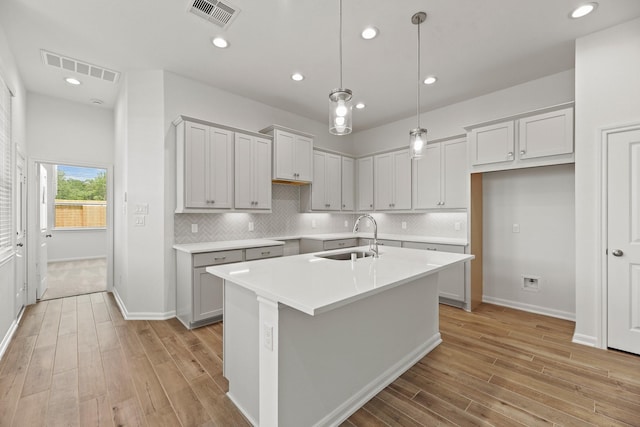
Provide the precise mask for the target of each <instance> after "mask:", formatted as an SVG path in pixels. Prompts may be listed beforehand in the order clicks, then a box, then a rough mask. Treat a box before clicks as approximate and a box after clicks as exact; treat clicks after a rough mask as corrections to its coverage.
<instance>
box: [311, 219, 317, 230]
mask: <svg viewBox="0 0 640 427" xmlns="http://www.w3.org/2000/svg"><path fill="white" fill-rule="evenodd" d="M317 226H318V224H316V220H315V219H312V220H311V228H316V227H317Z"/></svg>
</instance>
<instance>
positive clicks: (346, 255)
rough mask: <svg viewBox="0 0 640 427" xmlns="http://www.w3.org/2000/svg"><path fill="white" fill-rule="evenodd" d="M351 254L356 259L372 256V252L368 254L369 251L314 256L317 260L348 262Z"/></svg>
mask: <svg viewBox="0 0 640 427" xmlns="http://www.w3.org/2000/svg"><path fill="white" fill-rule="evenodd" d="M351 254H355V255H356V258H366V257H370V256H373V252H369V251H359V252H357V251H353V252H341V253H339V254H326V255H316V256H317V257H318V258H327V259H335V260H336V261H349V260H350V259H351Z"/></svg>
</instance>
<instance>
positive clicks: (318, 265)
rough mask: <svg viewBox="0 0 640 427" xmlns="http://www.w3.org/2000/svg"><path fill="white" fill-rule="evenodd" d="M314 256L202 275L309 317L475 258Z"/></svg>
mask: <svg viewBox="0 0 640 427" xmlns="http://www.w3.org/2000/svg"><path fill="white" fill-rule="evenodd" d="M353 250H355V249H354V248H350V249H348V250H339V251H327V252H317V253H316V254H326V253H341V252H351V251H353ZM357 250H359V251H363V250H367V247H366V246H361V247H359V248H358V249H357ZM316 254H303V255H295V256H288V257H282V258H271V259H266V260H259V261H250V262H242V263H236V264H227V265H220V266H215V267H207V272H208V273H211V274H214V275H216V276H219V277H222V278H223V279H226V280H229V281H231V282H234V283H236V284H238V285H240V286H242V287H244V288H246V289H249V290H251V291H253V292H255V293H256V294H257V295H259V296H262V297H263V298H266V299H268V300H271V301H274V302H276V303H282V304H285V305H288V306H289V307H292V308H294V309H296V310H299V311H302V312H304V313H307V314H309V315H312V316H313V315H316V314H320V313H323V312H326V311H329V310H332V309H335V308H338V307H340V306H343V305H345V304H349V303H352V302H354V301H357V300H359V299H362V298H366V297H368V296H370V295H373V294H376V293H379V292H382V291H384V290H386V289H391V288H393V287H396V286H400V285H402V284H404V283H408V282H411V281H413V280H415V279H417V278H419V277H423V276H426V275H429V274H433V273H436V272H438V271H440V270H443V269H445V268H447V267H448V266H450V265H453V264H457V263H460V262H465V261H469V260H471V259H473V258H474V256H473V255H467V254H454V253H447V252H435V251H424V250H419V249H407V248H395V247H388V246H383V247H380V257H379V258H373V257H367V258H360V259H358V260H357V261H355V262H352V261H336V260H330V259H325V258H319V257H316V256H315V255H316Z"/></svg>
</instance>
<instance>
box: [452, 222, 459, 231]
mask: <svg viewBox="0 0 640 427" xmlns="http://www.w3.org/2000/svg"><path fill="white" fill-rule="evenodd" d="M453 229H454V230H455V231H460V221H456V222H455V223H454V224H453Z"/></svg>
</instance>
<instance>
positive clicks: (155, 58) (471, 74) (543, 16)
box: [0, 0, 640, 131]
mask: <svg viewBox="0 0 640 427" xmlns="http://www.w3.org/2000/svg"><path fill="white" fill-rule="evenodd" d="M192 1H193V0H107V1H104V0H103V1H98V0H55V1H47V0H2V1H0V26H1V27H2V29H3V30H4V32H5V34H6V37H7V39H8V41H9V45H10V47H11V49H12V51H13V54H14V56H15V59H16V62H17V65H18V68H19V71H20V73H21V75H22V77H23V80H24V83H25V86H26V88H27V90H29V91H32V92H38V93H42V94H46V95H50V96H54V97H59V98H63V99H69V100H72V101H77V102H81V103H89V100H90V99H94V98H97V99H101V100H103V101H104V104H103V107H113V105H114V101H115V99H116V95H117V91H118V84H113V83H109V82H105V81H101V80H98V79H95V78H91V77H87V76H82V75H80V74H76V73H69V72H65V71H63V70H60V69H55V68H52V67H49V66H45V65H44V64H43V62H42V58H41V53H40V50H41V49H45V50H49V51H52V52H55V53H57V54H61V55H64V56H68V57H71V58H74V59H78V60H81V61H85V62H88V63H91V64H95V65H98V66H101V67H105V68H108V69H112V70H116V71H119V72H121V73H126V72H128V71H130V70H136V69H165V70H168V71H171V72H174V73H177V74H180V75H183V76H186V77H189V78H192V79H195V80H198V81H201V82H204V83H207V84H209V85H212V86H216V87H219V88H222V89H224V90H227V91H229V92H233V93H236V94H238V95H241V96H244V97H247V98H251V99H254V100H256V101H259V102H262V103H265V104H268V105H272V106H274V107H278V108H281V109H284V110H287V111H291V112H295V113H297V114H300V115H303V116H306V117H309V118H312V119H315V120H318V121H321V122H324V121H327V120H328V94H329V92H330V91H331V90H332V89H334V88H337V87H339V83H340V81H339V56H338V47H339V42H338V28H339V17H338V11H339V9H338V0H261V1H257V0H229V2H230V3H231V4H233V5H234V6H236V7H238V8H239V9H240V10H241V12H240V14H239V15H238V16H237V18H236V19H235V20H234V21H233V22H232V23H231V25H230V26H229V27H228V29H226V30H223V29H222V28H220V27H218V26H216V25H214V24H211V23H209V22H206V21H205V20H203V19H201V18H199V17H197V16H195V15H193V14H190V13H188V12H187V10H188V8H189V6H190V5H191V3H192ZM343 3H344V4H343V23H344V35H343V55H344V58H343V67H344V71H343V74H344V87H346V88H349V89H351V90H352V91H353V93H354V100H355V101H362V102H364V103H365V104H366V108H365V109H363V110H356V111H355V112H354V118H353V125H354V131H359V130H364V129H368V128H371V127H374V126H377V125H381V124H384V123H388V122H391V121H394V120H397V119H399V118H404V117H409V116H411V115H413V114H415V102H416V101H415V99H416V78H417V77H416V71H417V70H416V57H417V53H416V49H417V46H416V39H417V30H416V26H415V25H413V24H411V22H410V18H411V16H412V15H413V14H414V13H415V12H417V11H425V12H427V14H428V17H427V21H426V22H425V23H424V24H423V25H422V26H421V32H422V37H421V40H422V49H421V52H422V61H421V68H422V77H424V76H427V75H431V74H433V75H437V76H438V79H439V80H438V82H437V83H436V84H434V85H431V86H425V85H422V89H421V92H422V93H421V110H422V111H427V110H430V109H433V108H437V107H440V106H444V105H447V104H451V103H454V102H458V101H461V100H464V99H468V98H471V97H475V96H479V95H481V94H485V93H489V92H493V91H496V90H499V89H502V88H506V87H509V86H513V85H516V84H519V83H522V82H525V81H529V80H532V79H536V78H539V77H543V76H546V75H550V74H554V73H557V72H560V71H564V70H568V69H571V68H573V66H574V43H575V42H574V41H575V39H576V38H578V37H581V36H584V35H586V34H589V33H592V32H594V31H598V30H601V29H604V28H607V27H610V26H613V25H615V24H618V23H621V22H625V21H628V20H631V19H634V18H636V17H638V16H640V1H638V0H600V1H599V7H598V8H597V10H596V11H595V12H594V13H592V14H591V15H588V16H587V17H585V18H582V19H577V20H575V19H570V18H569V17H568V15H569V13H570V12H571V11H572V10H573V9H574V8H575V7H576V6H578V5H579V4H581V3H583V2H582V1H581V0H535V1H524V0H482V1H479V0H446V1H443V0H401V1H400V0H394V1H391V0H344V2H343ZM368 25H373V26H375V27H377V28H378V29H379V30H380V34H379V35H378V37H377V38H375V39H373V40H368V41H367V40H364V39H362V38H361V37H360V32H361V31H362V29H364V27H366V26H368ZM218 35H222V36H224V37H225V38H227V40H228V41H229V43H230V47H229V48H227V49H218V48H216V47H214V46H213V45H212V44H211V39H212V37H214V36H218ZM293 72H301V73H302V74H303V75H305V77H306V78H305V79H304V80H303V81H301V82H294V81H293V80H291V79H290V75H291V74H292V73H293ZM69 75H75V76H76V77H78V78H79V79H80V80H81V81H82V83H83V84H81V85H80V86H78V87H72V86H70V85H68V84H67V83H65V82H64V81H63V77H66V76H69Z"/></svg>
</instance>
